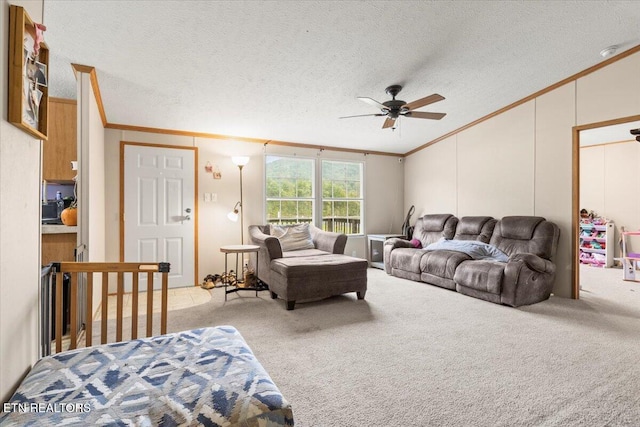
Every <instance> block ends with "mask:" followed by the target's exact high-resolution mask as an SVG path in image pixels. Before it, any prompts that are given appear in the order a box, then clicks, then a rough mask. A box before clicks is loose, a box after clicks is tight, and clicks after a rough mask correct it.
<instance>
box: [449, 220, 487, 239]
mask: <svg viewBox="0 0 640 427" xmlns="http://www.w3.org/2000/svg"><path fill="white" fill-rule="evenodd" d="M496 222H498V221H497V220H495V219H493V218H492V217H490V216H463V217H462V218H460V220H459V221H458V225H457V226H456V234H455V236H453V239H454V240H478V241H480V242H483V243H489V240H491V235H492V234H493V229H494V227H495V226H496Z"/></svg>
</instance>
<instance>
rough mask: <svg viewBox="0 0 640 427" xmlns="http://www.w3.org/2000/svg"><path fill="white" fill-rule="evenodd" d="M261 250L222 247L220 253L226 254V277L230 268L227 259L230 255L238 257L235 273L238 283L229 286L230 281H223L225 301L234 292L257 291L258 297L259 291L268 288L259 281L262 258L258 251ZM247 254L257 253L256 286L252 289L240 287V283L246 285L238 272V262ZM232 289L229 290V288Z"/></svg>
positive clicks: (242, 246) (240, 246) (252, 247)
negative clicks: (260, 258) (260, 260)
mask: <svg viewBox="0 0 640 427" xmlns="http://www.w3.org/2000/svg"><path fill="white" fill-rule="evenodd" d="M259 249H260V247H259V246H257V245H228V246H221V247H220V252H222V253H223V254H224V274H225V276H226V275H227V274H228V273H229V267H228V262H227V257H228V256H229V254H235V255H236V269H235V273H236V283H235V285H231V284H229V281H223V284H224V300H225V301H226V300H227V294H230V293H232V292H238V291H256V296H258V291H264V290H266V289H267V287H266V286H264V285H262V282H260V280H259V279H258V264H259V262H258V261H259V259H258V257H259V256H260V254H259V252H258V250H259ZM246 253H255V254H256V286H250V287H240V286H238V284H240V283H244V277H242V276H241V275H242V271H240V272H239V271H238V260H239V258H242V257H240V255H244V254H246ZM230 286H231V287H232V289H227V288H228V287H230Z"/></svg>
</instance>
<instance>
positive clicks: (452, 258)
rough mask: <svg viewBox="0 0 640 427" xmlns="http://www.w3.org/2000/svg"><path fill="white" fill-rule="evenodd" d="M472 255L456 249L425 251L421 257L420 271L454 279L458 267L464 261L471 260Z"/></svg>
mask: <svg viewBox="0 0 640 427" xmlns="http://www.w3.org/2000/svg"><path fill="white" fill-rule="evenodd" d="M470 259H471V257H470V256H469V255H467V254H465V253H462V252H456V251H444V250H440V251H431V252H427V253H425V254H424V255H423V256H422V258H421V259H420V271H421V272H422V273H429V274H431V275H433V276H438V277H442V278H445V279H453V275H454V273H455V272H456V267H458V265H460V263H461V262H462V261H467V260H470Z"/></svg>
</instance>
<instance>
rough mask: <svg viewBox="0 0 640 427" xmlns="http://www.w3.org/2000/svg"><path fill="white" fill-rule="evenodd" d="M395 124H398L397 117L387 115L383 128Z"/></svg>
mask: <svg viewBox="0 0 640 427" xmlns="http://www.w3.org/2000/svg"><path fill="white" fill-rule="evenodd" d="M395 124H396V119H394V118H392V117H387V120H385V121H384V123H383V124H382V129H386V128H390V127H393V125H395Z"/></svg>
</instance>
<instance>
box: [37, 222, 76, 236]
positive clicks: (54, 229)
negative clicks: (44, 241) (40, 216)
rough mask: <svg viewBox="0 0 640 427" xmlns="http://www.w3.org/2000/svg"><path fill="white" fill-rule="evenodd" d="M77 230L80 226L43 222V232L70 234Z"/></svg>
mask: <svg viewBox="0 0 640 427" xmlns="http://www.w3.org/2000/svg"><path fill="white" fill-rule="evenodd" d="M77 232H78V227H77V226H75V225H72V226H69V225H53V224H42V234H69V233H77Z"/></svg>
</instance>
